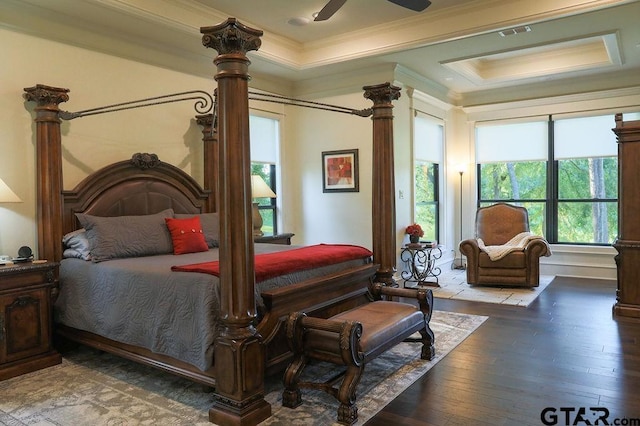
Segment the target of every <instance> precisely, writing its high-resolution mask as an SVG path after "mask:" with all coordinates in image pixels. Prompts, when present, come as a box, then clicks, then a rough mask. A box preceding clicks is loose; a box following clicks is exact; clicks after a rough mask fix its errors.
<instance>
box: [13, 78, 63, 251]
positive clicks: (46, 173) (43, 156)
mask: <svg viewBox="0 0 640 426" xmlns="http://www.w3.org/2000/svg"><path fill="white" fill-rule="evenodd" d="M24 91H25V93H24V94H23V96H24V98H25V99H26V100H27V101H30V102H36V103H37V106H36V107H35V109H34V110H35V112H36V118H35V122H36V145H37V146H36V156H37V157H36V173H37V176H36V180H37V182H36V185H37V189H36V196H37V197H38V200H42V201H41V202H39V203H36V204H37V205H38V212H37V215H38V216H37V218H38V253H37V256H38V258H40V259H46V260H50V261H54V262H57V261H59V260H60V259H62V153H61V150H62V142H61V140H62V137H61V133H60V118H59V117H58V114H59V112H60V109H59V108H58V104H59V103H61V102H66V101H68V100H69V95H67V93H69V89H62V88H59V87H50V86H45V85H43V84H37V85H35V86H33V87H26V88H25V89H24ZM49 177H50V178H49Z"/></svg>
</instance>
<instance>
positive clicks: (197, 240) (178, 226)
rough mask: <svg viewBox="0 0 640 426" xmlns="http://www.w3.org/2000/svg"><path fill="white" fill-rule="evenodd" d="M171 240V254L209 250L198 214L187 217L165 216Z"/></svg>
mask: <svg viewBox="0 0 640 426" xmlns="http://www.w3.org/2000/svg"><path fill="white" fill-rule="evenodd" d="M165 221H166V222H167V228H169V232H170V233H171V240H172V241H173V254H185V253H197V252H199V251H207V250H209V246H207V241H206V240H205V239H204V233H203V232H202V225H201V224H200V218H199V217H198V216H194V217H190V218H187V219H174V218H165Z"/></svg>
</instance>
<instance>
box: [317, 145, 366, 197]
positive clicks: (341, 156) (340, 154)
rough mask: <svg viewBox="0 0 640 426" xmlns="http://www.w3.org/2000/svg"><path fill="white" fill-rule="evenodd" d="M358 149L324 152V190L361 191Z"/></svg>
mask: <svg viewBox="0 0 640 426" xmlns="http://www.w3.org/2000/svg"><path fill="white" fill-rule="evenodd" d="M359 191H360V183H359V178H358V150H357V149H345V150H341V151H324V152H322V192H359Z"/></svg>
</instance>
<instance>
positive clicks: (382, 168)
mask: <svg viewBox="0 0 640 426" xmlns="http://www.w3.org/2000/svg"><path fill="white" fill-rule="evenodd" d="M362 89H363V90H364V97H365V98H367V99H370V100H371V101H373V116H372V118H371V119H372V120H373V170H372V174H373V182H372V187H373V188H374V190H373V196H372V198H373V201H372V208H373V210H372V221H373V262H374V263H377V264H378V265H380V269H378V273H377V274H376V281H378V282H382V283H384V284H385V285H395V281H394V280H393V274H394V273H395V271H396V203H395V191H396V189H395V177H394V172H393V170H394V164H393V162H394V159H393V103H392V101H394V100H396V99H398V98H399V97H400V88H399V87H396V86H393V85H391V84H390V83H383V84H378V85H375V86H365V87H363V88H362Z"/></svg>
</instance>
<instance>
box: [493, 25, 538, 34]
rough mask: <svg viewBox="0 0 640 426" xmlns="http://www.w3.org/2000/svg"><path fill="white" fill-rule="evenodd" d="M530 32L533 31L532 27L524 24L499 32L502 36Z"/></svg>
mask: <svg viewBox="0 0 640 426" xmlns="http://www.w3.org/2000/svg"><path fill="white" fill-rule="evenodd" d="M528 32H531V27H530V26H528V25H522V26H520V27H515V28H509V29H507V30H502V31H500V32H499V33H498V34H500V35H501V36H502V37H506V36H512V35H516V34H522V33H528Z"/></svg>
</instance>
